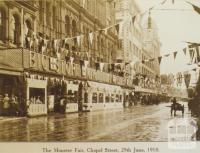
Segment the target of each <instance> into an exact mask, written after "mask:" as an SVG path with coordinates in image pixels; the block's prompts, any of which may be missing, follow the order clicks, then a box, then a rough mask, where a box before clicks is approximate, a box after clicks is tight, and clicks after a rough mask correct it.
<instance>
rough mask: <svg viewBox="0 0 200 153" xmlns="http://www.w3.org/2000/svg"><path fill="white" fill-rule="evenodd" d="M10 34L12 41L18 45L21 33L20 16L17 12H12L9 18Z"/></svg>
mask: <svg viewBox="0 0 200 153" xmlns="http://www.w3.org/2000/svg"><path fill="white" fill-rule="evenodd" d="M11 35H12V40H13V43H14V44H16V45H19V42H20V35H21V24H20V18H19V16H18V15H17V14H14V15H13V16H12V19H11Z"/></svg>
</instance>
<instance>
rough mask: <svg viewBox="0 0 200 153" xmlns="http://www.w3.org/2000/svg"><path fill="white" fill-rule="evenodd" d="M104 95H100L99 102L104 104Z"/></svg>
mask: <svg viewBox="0 0 200 153" xmlns="http://www.w3.org/2000/svg"><path fill="white" fill-rule="evenodd" d="M103 101H104V100H103V93H99V102H100V103H103Z"/></svg>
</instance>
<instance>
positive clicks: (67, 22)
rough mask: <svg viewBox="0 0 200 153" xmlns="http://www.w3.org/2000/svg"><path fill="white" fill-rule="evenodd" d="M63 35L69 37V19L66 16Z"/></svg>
mask: <svg viewBox="0 0 200 153" xmlns="http://www.w3.org/2000/svg"><path fill="white" fill-rule="evenodd" d="M65 33H66V36H70V19H69V16H68V15H66V16H65Z"/></svg>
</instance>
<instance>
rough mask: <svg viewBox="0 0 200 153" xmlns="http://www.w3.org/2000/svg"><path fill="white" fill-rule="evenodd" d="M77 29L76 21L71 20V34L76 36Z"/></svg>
mask: <svg viewBox="0 0 200 153" xmlns="http://www.w3.org/2000/svg"><path fill="white" fill-rule="evenodd" d="M76 33H77V29H76V21H75V20H73V21H72V36H76Z"/></svg>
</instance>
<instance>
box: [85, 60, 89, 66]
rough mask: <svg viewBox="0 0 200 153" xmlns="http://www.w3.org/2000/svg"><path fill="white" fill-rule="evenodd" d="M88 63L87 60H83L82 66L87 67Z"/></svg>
mask: <svg viewBox="0 0 200 153" xmlns="http://www.w3.org/2000/svg"><path fill="white" fill-rule="evenodd" d="M88 64H89V61H86V60H84V66H85V67H86V68H87V67H88Z"/></svg>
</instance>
